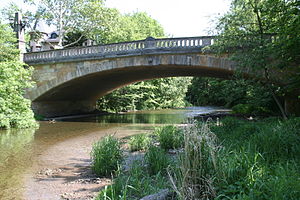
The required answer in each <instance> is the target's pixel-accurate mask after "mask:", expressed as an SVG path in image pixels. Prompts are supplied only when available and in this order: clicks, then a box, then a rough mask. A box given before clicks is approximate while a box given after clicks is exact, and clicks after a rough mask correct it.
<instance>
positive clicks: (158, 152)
mask: <svg viewBox="0 0 300 200" xmlns="http://www.w3.org/2000/svg"><path fill="white" fill-rule="evenodd" d="M169 160H170V159H169V157H168V156H167V154H166V152H165V150H163V149H161V148H160V147H157V146H150V147H149V149H148V151H147V152H146V154H145V163H146V166H147V169H148V172H149V174H150V175H156V174H159V173H161V174H165V173H166V170H167V167H168V166H169V164H170V161H169Z"/></svg>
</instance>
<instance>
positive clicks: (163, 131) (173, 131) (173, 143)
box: [155, 125, 184, 150]
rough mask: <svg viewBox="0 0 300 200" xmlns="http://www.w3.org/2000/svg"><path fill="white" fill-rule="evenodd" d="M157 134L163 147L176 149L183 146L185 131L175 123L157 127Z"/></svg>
mask: <svg viewBox="0 0 300 200" xmlns="http://www.w3.org/2000/svg"><path fill="white" fill-rule="evenodd" d="M155 135H157V137H158V141H159V144H160V147H161V148H163V149H166V150H168V149H176V148H179V147H182V146H183V140H184V138H183V132H182V130H181V129H180V128H178V127H176V126H174V125H169V126H163V127H159V128H156V130H155Z"/></svg>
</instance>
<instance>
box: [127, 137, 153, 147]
mask: <svg viewBox="0 0 300 200" xmlns="http://www.w3.org/2000/svg"><path fill="white" fill-rule="evenodd" d="M150 143H151V139H150V137H149V136H148V135H147V134H139V135H134V136H132V137H131V138H130V140H129V149H130V151H140V150H146V149H147V148H148V146H149V145H150Z"/></svg>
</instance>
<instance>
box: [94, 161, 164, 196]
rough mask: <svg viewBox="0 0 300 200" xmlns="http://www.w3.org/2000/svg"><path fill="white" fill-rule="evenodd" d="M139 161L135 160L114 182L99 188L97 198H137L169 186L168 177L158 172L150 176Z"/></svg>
mask: <svg viewBox="0 0 300 200" xmlns="http://www.w3.org/2000/svg"><path fill="white" fill-rule="evenodd" d="M145 171H146V169H145V167H144V166H143V164H142V163H141V162H135V163H134V164H133V166H132V167H131V169H130V171H128V172H123V173H121V174H120V175H119V176H118V177H116V178H115V179H114V183H113V184H112V185H110V186H107V187H105V189H104V190H101V191H100V193H99V195H98V196H97V197H96V199H97V200H126V199H132V200H138V199H141V198H142V197H144V196H147V195H150V194H154V193H157V192H159V191H160V190H161V189H166V188H169V182H168V179H167V178H166V177H164V176H162V175H161V174H160V173H158V174H157V175H154V176H150V175H149V174H148V173H145Z"/></svg>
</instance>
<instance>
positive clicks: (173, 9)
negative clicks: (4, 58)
mask: <svg viewBox="0 0 300 200" xmlns="http://www.w3.org/2000/svg"><path fill="white" fill-rule="evenodd" d="M9 2H15V3H17V5H19V6H21V7H22V8H23V9H24V10H26V9H30V8H29V7H26V6H24V4H23V0H0V8H3V7H4V6H6V5H7V4H9ZM106 5H107V7H112V8H117V9H118V10H120V11H121V13H132V12H136V11H139V12H146V13H148V14H149V15H150V16H151V17H152V18H154V19H156V20H157V21H158V22H159V23H160V24H161V25H162V27H163V28H164V30H165V32H166V34H168V35H169V36H172V37H191V36H203V35H209V34H210V33H209V30H211V29H212V28H213V27H214V26H213V21H214V20H215V19H216V18H217V17H218V16H220V15H222V14H224V13H225V12H226V11H227V10H228V9H229V5H230V0H106Z"/></svg>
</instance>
